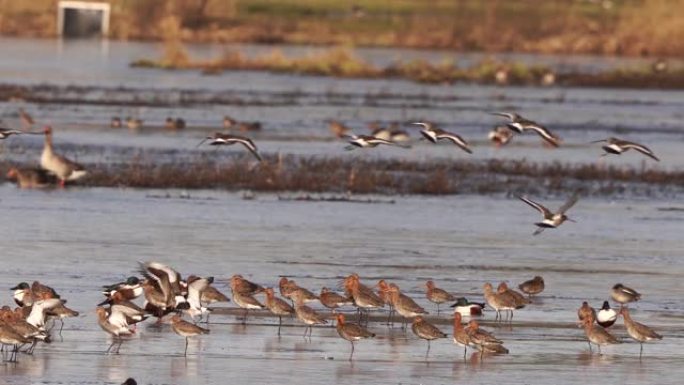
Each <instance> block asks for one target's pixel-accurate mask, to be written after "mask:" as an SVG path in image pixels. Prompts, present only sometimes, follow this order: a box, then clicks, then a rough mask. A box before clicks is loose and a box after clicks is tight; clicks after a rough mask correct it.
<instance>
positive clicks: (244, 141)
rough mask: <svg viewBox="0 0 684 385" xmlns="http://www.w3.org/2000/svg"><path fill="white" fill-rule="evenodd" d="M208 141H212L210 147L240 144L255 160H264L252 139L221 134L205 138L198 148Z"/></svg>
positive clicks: (217, 133)
mask: <svg viewBox="0 0 684 385" xmlns="http://www.w3.org/2000/svg"><path fill="white" fill-rule="evenodd" d="M207 140H211V142H210V143H209V145H210V146H230V145H233V144H235V143H240V144H241V145H242V146H243V147H245V148H246V149H247V150H249V152H251V153H252V155H254V157H255V158H257V159H258V160H259V161H262V160H263V159H262V158H261V155H259V151H258V150H257V147H256V144H254V142H253V141H252V139H250V138H247V137H244V136H240V135H233V134H222V133H220V132H216V133H214V135H212V136H207V137H206V138H204V139H203V140H202V141H201V142H199V144H198V145H197V146H198V147H199V146H200V145H201V144H202V143H204V142H206V141H207Z"/></svg>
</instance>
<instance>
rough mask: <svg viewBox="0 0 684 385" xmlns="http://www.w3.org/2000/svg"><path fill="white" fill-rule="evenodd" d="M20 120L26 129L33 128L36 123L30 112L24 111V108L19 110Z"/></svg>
mask: <svg viewBox="0 0 684 385" xmlns="http://www.w3.org/2000/svg"><path fill="white" fill-rule="evenodd" d="M19 118H20V119H21V124H22V125H23V126H24V127H25V128H31V127H32V126H33V124H34V123H35V121H34V120H33V117H32V116H31V115H30V114H29V113H28V112H26V111H24V109H23V108H19Z"/></svg>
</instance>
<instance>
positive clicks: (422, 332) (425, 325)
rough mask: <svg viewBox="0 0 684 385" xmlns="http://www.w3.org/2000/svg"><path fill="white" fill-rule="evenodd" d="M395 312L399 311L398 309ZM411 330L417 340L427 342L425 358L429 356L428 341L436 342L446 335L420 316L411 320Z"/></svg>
mask: <svg viewBox="0 0 684 385" xmlns="http://www.w3.org/2000/svg"><path fill="white" fill-rule="evenodd" d="M397 311H399V309H398V308H397ZM399 314H401V313H399ZM411 330H412V331H413V334H415V335H416V336H418V338H421V339H424V340H426V341H427V351H426V352H425V358H427V357H428V355H429V354H430V341H432V340H436V339H438V338H446V337H447V335H446V334H444V333H443V332H442V331H441V330H439V328H438V327H437V326H435V325H433V324H431V323H429V322H428V321H426V320H425V319H424V318H423V317H422V316H417V317H415V318H414V319H413V324H411Z"/></svg>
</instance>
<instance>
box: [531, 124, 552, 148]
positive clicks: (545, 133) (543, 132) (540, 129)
mask: <svg viewBox="0 0 684 385" xmlns="http://www.w3.org/2000/svg"><path fill="white" fill-rule="evenodd" d="M531 123H532V124H527V125H525V126H524V129H525V130H532V131H534V132H536V133H537V134H538V135H539V136H541V137H542V139H544V140H545V141H547V142H548V143H549V144H551V145H552V146H554V147H558V142H559V140H560V139H559V138H558V137H557V136H555V135H553V134H552V133H551V131H549V130H548V129H547V128H546V127H544V126H542V125H541V124H537V123H534V122H531Z"/></svg>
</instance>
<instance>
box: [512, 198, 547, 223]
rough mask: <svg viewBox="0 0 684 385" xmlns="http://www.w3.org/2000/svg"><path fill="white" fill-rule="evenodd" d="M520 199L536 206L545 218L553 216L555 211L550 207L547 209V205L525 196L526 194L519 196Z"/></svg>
mask: <svg viewBox="0 0 684 385" xmlns="http://www.w3.org/2000/svg"><path fill="white" fill-rule="evenodd" d="M518 199H520V200H521V201H523V202H525V203H527V204H528V205H530V206H532V207H534V208H535V209H536V210H537V211H539V212H540V213H541V214H542V216H543V217H544V218H547V217H551V216H553V213H552V212H551V211H550V210H549V209H547V208H546V207H544V206H542V205H541V204H539V203H537V202H535V201H533V200H532V199H529V198H527V197H524V196H519V197H518Z"/></svg>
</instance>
